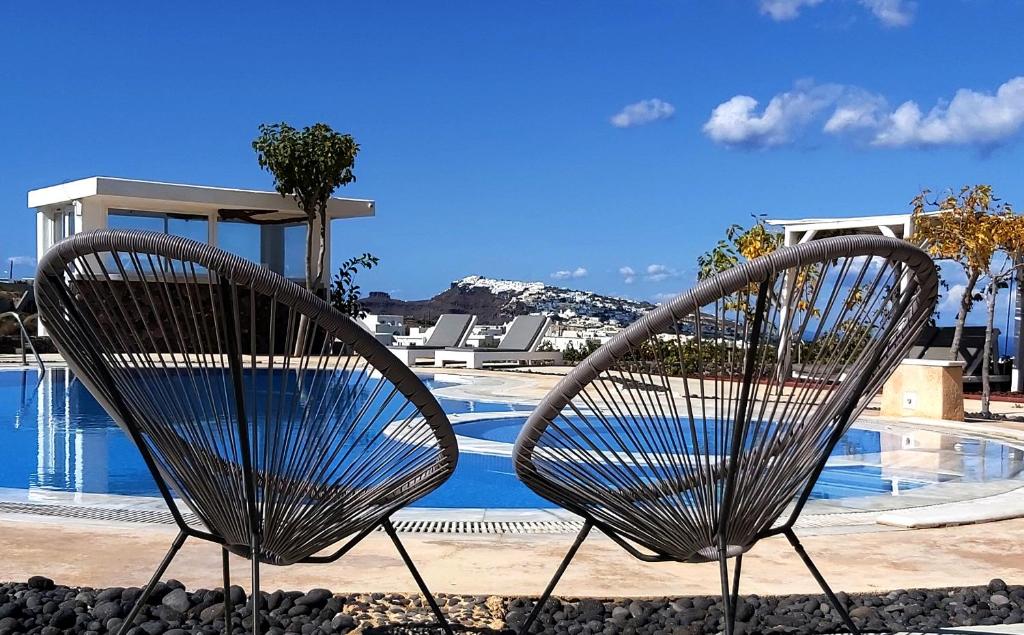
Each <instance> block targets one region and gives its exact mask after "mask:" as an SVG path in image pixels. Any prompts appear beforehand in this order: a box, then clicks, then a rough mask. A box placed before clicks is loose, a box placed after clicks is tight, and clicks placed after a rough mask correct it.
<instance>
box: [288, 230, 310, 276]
mask: <svg viewBox="0 0 1024 635" xmlns="http://www.w3.org/2000/svg"><path fill="white" fill-rule="evenodd" d="M284 277H285V278H293V279H298V280H305V279H306V224H305V223H300V224H298V225H287V226H286V227H285V228H284Z"/></svg>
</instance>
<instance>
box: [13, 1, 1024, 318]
mask: <svg viewBox="0 0 1024 635" xmlns="http://www.w3.org/2000/svg"><path fill="white" fill-rule="evenodd" d="M284 5H285V3H266V4H259V3H245V4H242V3H238V4H233V3H195V4H192V3H188V2H176V3H170V4H165V5H161V9H159V10H158V9H156V8H154V6H153V5H149V4H148V3H138V2H133V3H114V2H109V3H102V4H89V3H70V2H68V3H5V4H4V6H3V7H2V8H0V52H2V58H3V63H2V64H0V91H2V93H0V117H2V118H3V120H4V121H6V122H7V130H6V132H5V133H4V134H3V135H2V137H0V150H2V154H0V156H2V157H3V158H2V159H0V161H2V169H0V204H2V208H3V214H4V218H5V219H6V222H5V223H4V231H3V232H0V261H2V262H4V263H6V262H7V260H8V259H9V258H12V257H31V256H33V255H34V231H35V227H34V221H33V217H32V214H31V212H30V211H29V210H28V209H26V206H25V205H26V204H25V193H26V191H27V190H29V189H31V188H34V187H39V186H44V185H49V184H53V183H56V182H60V181H64V180H69V179H74V178H80V177H85V176H91V175H97V174H101V175H109V176H123V177H129V178H143V179H156V180H165V181H177V182H186V183H199V184H209V185H223V186H235V187H256V188H269V187H270V185H271V180H270V177H269V175H267V174H266V173H263V172H261V171H260V170H259V168H258V166H257V164H256V160H255V157H254V155H253V153H252V150H251V149H250V146H249V143H250V141H251V139H252V138H253V136H254V135H255V133H256V129H257V126H258V125H259V124H260V123H261V122H274V121H288V122H290V123H293V124H295V125H306V124H309V123H313V122H316V121H324V122H326V123H328V124H330V125H332V126H333V127H335V128H336V129H338V130H342V131H347V132H350V133H352V134H353V135H354V136H355V137H356V138H357V140H358V141H359V142H360V143H361V144H362V147H363V150H362V153H361V154H360V156H359V160H358V163H357V166H356V174H357V176H358V182H357V183H355V184H354V185H352V186H350V187H348V188H345V189H344V190H343V191H341V192H339V194H340V195H343V196H344V195H349V196H355V197H367V198H373V199H375V200H376V201H377V205H378V216H377V217H376V218H373V219H368V220H358V221H350V222H344V223H339V224H337V225H336V226H335V244H334V251H335V259H336V260H340V259H341V258H343V257H344V256H346V255H349V254H354V253H358V252H362V251H371V252H373V253H375V254H377V255H378V256H380V258H381V266H380V267H379V269H378V270H375V271H373V272H370V273H369V274H368V275H365V276H364V277H363V278H362V283H363V287H364V289H367V290H375V289H381V290H387V291H392V292H393V293H395V294H396V295H398V296H399V297H404V298H420V297H426V296H429V295H432V294H434V293H436V292H438V291H440V290H442V289H444V288H445V287H446V286H447V284H448V282H449V281H450V280H453V279H456V278H459V277H462V276H464V275H468V274H483V275H488V276H494V277H509V278H517V279H531V280H544V281H547V282H552V283H559V284H564V285H566V286H572V287H576V288H587V289H593V290H597V291H601V292H607V293H614V294H620V295H626V296H631V297H635V298H643V299H657V298H658V297H660V294H667V293H672V292H676V291H679V290H682V289H684V288H685V287H687V286H688V285H689V284H690V283H691V282H692V279H693V273H694V261H695V258H696V256H697V254H698V253H700V252H701V251H703V250H705V249H707V248H708V247H710V246H711V245H712V244H713V243H714V242H715V241H716V240H717V239H718V238H719V237H720V236H721V235H722V234H723V232H724V230H725V228H726V227H727V226H728V225H729V224H731V223H734V222H746V221H747V220H749V218H750V215H751V214H753V213H766V214H768V215H769V216H772V217H801V216H827V215H854V214H874V213H888V212H897V211H904V210H906V209H907V202H908V201H909V200H910V199H911V198H912V197H913V196H914V194H915V193H916V192H917V191H918V190H919V189H920V188H922V187H929V188H932V189H936V190H938V189H943V188H947V187H956V186H959V185H961V184H964V183H975V182H986V183H991V184H993V185H994V186H995V189H996V192H997V193H998V194H1000V195H1002V196H1003V197H1004V198H1005V199H1007V200H1009V201H1012V202H1016V203H1017V205H1018V206H1024V170H1022V166H1024V161H1022V159H1024V149H1022V145H1024V144H1022V143H1021V138H1022V127H1024V79H1021V78H1022V77H1024V54H1022V53H1021V51H1020V31H1019V26H1020V25H1021V24H1024V2H1019V1H1016V0H943V1H941V2H935V1H932V2H923V1H920V0H919V1H918V2H916V3H914V2H907V1H900V0H722V1H720V2H697V1H695V0H671V1H669V0H663V1H644V0H639V1H636V2H601V1H588V2H577V3H571V2H515V3H489V2H488V3H485V2H444V3H421V2H388V3H372V2H345V3H339V2H325V3H302V4H301V6H299V5H294V6H292V5H289V6H284ZM755 102H756V104H755ZM627 268H628V269H627ZM629 270H632V272H633V274H632V275H629V273H628V272H629ZM558 272H562V273H561V274H559V273H558ZM17 273H19V274H23V275H28V274H30V273H31V267H30V266H29V265H27V264H26V265H22V266H20V267H19V269H18V271H17ZM553 276H554V277H553ZM559 278H561V280H560V279H559Z"/></svg>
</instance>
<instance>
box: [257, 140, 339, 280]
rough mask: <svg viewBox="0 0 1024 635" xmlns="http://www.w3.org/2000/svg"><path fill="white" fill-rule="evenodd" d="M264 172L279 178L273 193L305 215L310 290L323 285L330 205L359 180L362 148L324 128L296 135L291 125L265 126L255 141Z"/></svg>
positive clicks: (307, 274) (258, 158) (276, 178)
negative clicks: (316, 229)
mask: <svg viewBox="0 0 1024 635" xmlns="http://www.w3.org/2000/svg"><path fill="white" fill-rule="evenodd" d="M252 148H253V150H255V151H256V155H257V160H258V161H259V164H260V167H261V168H263V169H264V170H267V171H268V172H270V173H271V174H272V175H273V177H274V189H275V190H277V192H278V193H279V194H280V195H281V196H283V197H291V198H292V199H294V201H295V202H296V204H298V206H299V207H300V208H301V209H302V210H303V211H304V212H306V217H307V220H308V222H309V226H308V228H307V230H306V287H307V288H309V289H311V290H317V289H319V288H320V287H321V286H322V282H323V275H324V253H325V244H326V239H327V203H328V201H330V199H331V195H332V194H334V191H335V190H337V189H338V188H339V187H341V186H344V185H348V184H349V183H351V182H353V181H355V180H356V176H355V173H354V172H353V171H352V170H353V168H354V167H355V161H356V155H358V154H359V144H358V143H356V141H355V139H353V138H352V135H348V134H342V133H339V132H335V131H334V130H333V129H332V128H331V127H330V126H328V125H327V124H324V123H316V124H313V125H312V126H307V127H305V128H303V129H302V130H297V129H296V128H293V127H292V126H290V125H288V124H287V123H275V124H262V125H260V134H259V136H258V137H257V138H256V139H254V140H253V142H252ZM315 225H319V234H320V249H319V254H318V256H317V261H316V263H317V267H316V269H315V270H314V268H313V260H312V251H313V249H312V247H313V235H314V234H313V232H314V226H315Z"/></svg>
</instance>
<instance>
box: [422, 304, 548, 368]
mask: <svg viewBox="0 0 1024 635" xmlns="http://www.w3.org/2000/svg"><path fill="white" fill-rule="evenodd" d="M550 325H551V318H549V317H547V316H545V315H520V316H519V317H517V318H516V319H514V320H512V324H511V325H510V326H509V327H508V332H507V333H505V337H503V338H501V341H500V342H499V343H498V346H497V348H479V347H478V348H446V349H444V350H440V351H437V352H436V353H434V366H437V367H439V368H440V367H443V366H447V365H449V364H463V365H465V366H466V368H483V365H484V364H532V363H536V362H551V363H559V362H561V361H562V353H561V352H559V351H541V350H538V349H539V348H540V343H541V340H543V339H544V334H545V333H547V330H548V327H549V326H550Z"/></svg>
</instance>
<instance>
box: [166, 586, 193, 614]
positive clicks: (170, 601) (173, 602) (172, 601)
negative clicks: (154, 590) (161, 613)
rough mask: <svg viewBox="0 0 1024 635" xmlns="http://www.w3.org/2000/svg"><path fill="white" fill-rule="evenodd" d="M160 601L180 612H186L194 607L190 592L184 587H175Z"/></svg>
mask: <svg viewBox="0 0 1024 635" xmlns="http://www.w3.org/2000/svg"><path fill="white" fill-rule="evenodd" d="M179 584H180V583H179ZM160 603H161V604H163V605H164V606H166V607H168V608H171V609H174V610H175V611H177V612H179V613H184V612H185V611H187V610H189V608H191V607H192V603H191V601H190V600H189V598H188V593H187V592H186V591H185V589H183V588H176V589H174V590H173V591H171V592H170V593H168V594H167V595H165V596H164V597H163V599H162V600H161V601H160Z"/></svg>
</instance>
